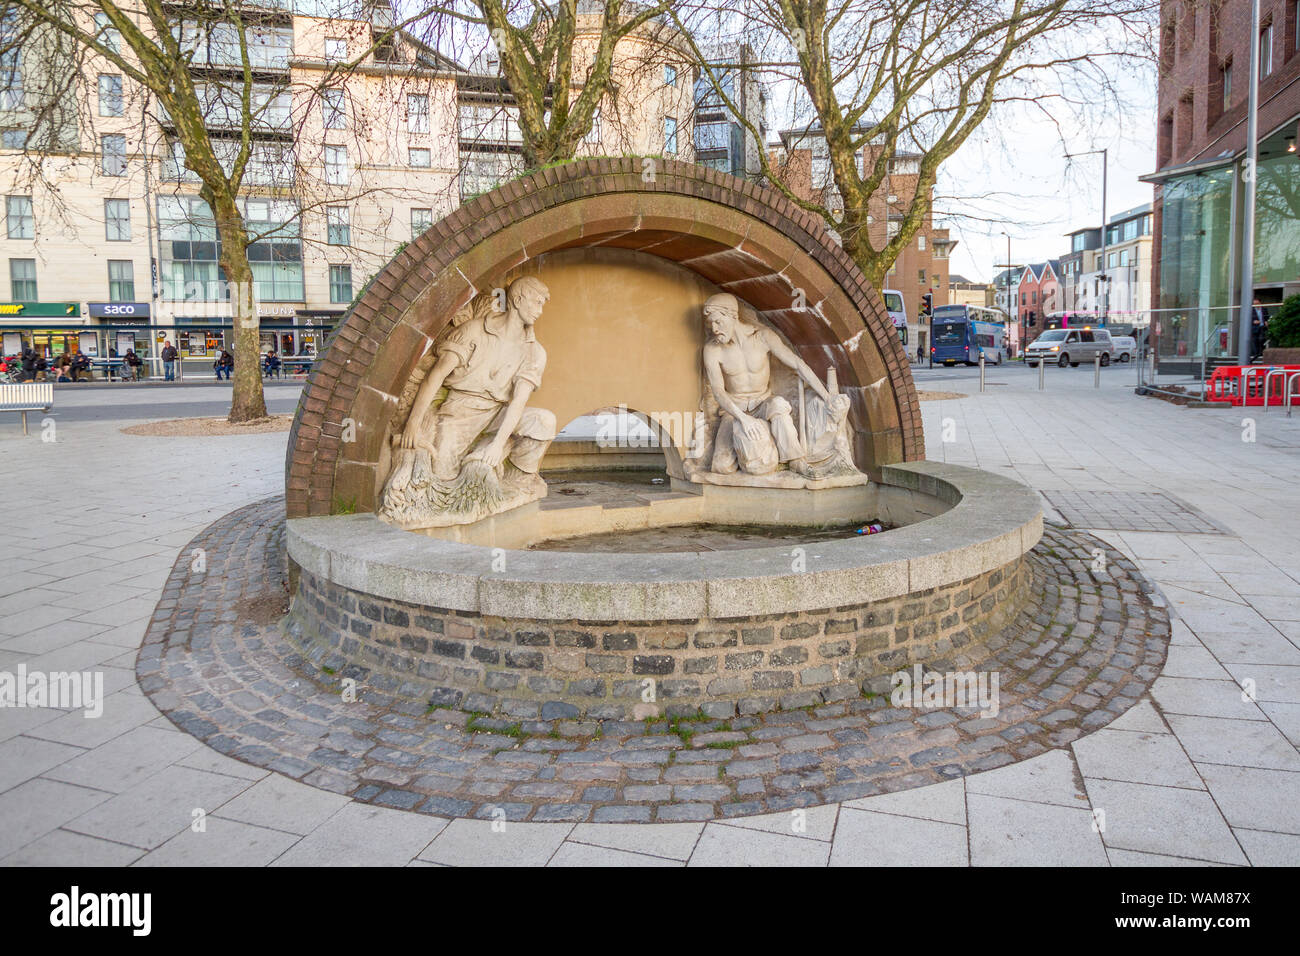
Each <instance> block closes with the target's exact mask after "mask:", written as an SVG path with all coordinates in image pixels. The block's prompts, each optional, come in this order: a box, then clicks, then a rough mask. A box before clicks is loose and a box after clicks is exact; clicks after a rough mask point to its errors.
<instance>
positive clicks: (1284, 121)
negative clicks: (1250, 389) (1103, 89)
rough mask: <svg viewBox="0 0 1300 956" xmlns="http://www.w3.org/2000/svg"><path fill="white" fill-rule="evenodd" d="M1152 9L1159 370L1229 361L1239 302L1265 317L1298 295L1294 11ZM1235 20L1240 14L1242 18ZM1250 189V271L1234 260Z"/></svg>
mask: <svg viewBox="0 0 1300 956" xmlns="http://www.w3.org/2000/svg"><path fill="white" fill-rule="evenodd" d="M1249 7H1250V4H1248V3H1244V2H1243V3H1240V4H1236V3H1196V4H1192V3H1184V2H1182V0H1163V2H1162V3H1161V10H1160V18H1161V23H1160V37H1161V42H1160V58H1159V95H1158V104H1159V105H1158V107H1157V111H1158V112H1157V124H1156V131H1157V132H1156V166H1157V170H1156V172H1154V173H1151V174H1150V175H1147V176H1143V177H1142V179H1143V180H1144V181H1146V182H1150V183H1152V184H1153V185H1154V186H1155V203H1154V207H1155V230H1156V234H1155V247H1154V261H1153V263H1152V294H1151V310H1152V312H1151V324H1152V333H1153V340H1154V341H1155V347H1156V355H1157V361H1159V363H1160V367H1161V368H1162V369H1166V368H1168V369H1170V370H1183V371H1192V370H1194V369H1199V368H1201V367H1202V365H1203V364H1205V365H1208V364H1209V363H1210V362H1212V361H1213V360H1214V359H1217V358H1223V359H1228V358H1230V357H1233V356H1236V355H1237V352H1238V349H1237V340H1236V337H1237V330H1238V328H1239V325H1240V303H1241V299H1242V297H1243V294H1244V295H1245V296H1247V297H1248V298H1258V299H1259V300H1260V303H1261V304H1262V305H1263V306H1264V307H1265V309H1266V311H1267V310H1268V308H1269V307H1270V306H1276V305H1277V304H1278V303H1280V302H1281V301H1282V300H1283V299H1284V298H1285V297H1286V296H1288V295H1292V294H1295V293H1297V292H1300V158H1298V157H1300V153H1298V152H1297V149H1296V139H1297V133H1298V132H1300V129H1298V127H1300V5H1297V3H1296V2H1295V0H1260V31H1259V33H1258V35H1252V32H1251V22H1250V21H1251V18H1250V16H1249ZM1243 14H1246V15H1243ZM1252 54H1256V55H1257V60H1258V63H1259V65H1260V68H1259V107H1258V125H1257V128H1258V134H1257V135H1258V137H1259V138H1258V149H1259V164H1258V168H1257V169H1256V170H1255V171H1253V174H1252V172H1251V171H1249V170H1247V169H1246V168H1245V167H1246V163H1245V159H1246V153H1247V148H1246V147H1247V143H1246V130H1247V119H1248V117H1247V110H1248V101H1249V92H1250V90H1249V86H1250V84H1249V81H1248V80H1247V77H1248V76H1249V74H1250V62H1251V58H1252ZM1250 188H1254V189H1255V196H1256V206H1255V215H1256V221H1255V230H1254V259H1253V264H1251V265H1249V266H1248V265H1247V264H1246V262H1245V256H1244V250H1243V241H1242V239H1243V222H1244V209H1245V202H1246V198H1247V195H1248V189H1250Z"/></svg>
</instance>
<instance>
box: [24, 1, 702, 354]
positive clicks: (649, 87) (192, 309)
mask: <svg viewBox="0 0 1300 956" xmlns="http://www.w3.org/2000/svg"><path fill="white" fill-rule="evenodd" d="M294 3H295V5H294V6H293V7H292V8H290V7H288V6H286V7H284V8H282V9H269V8H268V9H266V10H265V11H263V12H262V13H261V14H260V15H259V17H258V19H257V22H256V23H254V24H251V25H250V26H249V27H248V30H247V35H248V47H249V50H250V57H251V62H252V66H253V68H254V71H255V74H254V75H255V80H256V82H255V84H254V87H253V99H254V108H255V110H256V111H257V117H256V122H255V123H254V125H253V129H252V139H253V143H252V150H251V155H250V159H249V165H248V168H247V173H246V176H245V180H244V188H243V189H242V191H241V212H242V214H243V215H244V217H245V219H246V222H247V227H248V231H249V234H250V238H251V239H252V240H253V241H252V243H251V245H250V246H249V258H250V261H251V265H252V269H253V274H254V282H255V286H256V294H257V299H258V310H259V313H260V318H261V324H262V344H263V349H264V350H265V349H266V348H275V349H276V350H277V351H279V352H281V354H284V355H294V356H296V355H307V356H310V355H313V354H314V353H315V352H316V351H317V350H318V349H319V348H320V347H321V346H322V345H323V344H324V341H325V338H326V336H327V335H328V333H329V331H330V330H331V329H332V328H333V326H334V325H335V324H336V323H337V321H338V319H339V318H340V317H341V316H342V315H343V313H344V312H345V311H346V309H347V308H348V306H349V304H350V303H351V302H352V301H353V299H354V297H355V296H356V295H357V293H359V292H360V291H361V289H362V288H363V287H364V285H365V283H366V282H367V281H368V279H369V278H370V277H371V276H373V275H374V274H375V273H376V272H378V271H379V269H381V268H382V267H383V265H384V263H385V262H387V260H388V259H389V258H391V257H392V255H393V254H394V253H395V252H396V250H397V249H398V248H399V247H400V246H401V245H402V244H404V243H406V242H408V241H410V240H411V239H412V238H414V237H415V236H418V235H419V234H421V233H422V232H423V231H424V230H425V229H427V228H428V227H429V226H430V225H432V224H433V223H434V222H435V221H437V220H438V219H439V218H441V217H443V216H445V215H446V214H447V213H448V212H450V211H451V210H452V209H453V208H455V206H456V205H457V204H458V203H460V202H461V201H462V200H464V199H468V198H471V197H472V196H474V195H477V194H479V193H480V192H483V191H486V190H487V189H491V188H493V187H495V186H496V185H499V184H500V182H502V181H503V180H505V179H508V178H511V177H513V176H515V175H518V174H519V172H520V171H521V170H522V165H521V163H520V161H519V153H520V149H519V147H520V142H521V140H520V137H519V130H518V123H517V111H516V109H515V107H514V106H513V101H512V99H511V97H510V95H509V92H508V90H507V89H506V87H505V84H504V81H503V80H502V78H501V76H500V73H499V69H497V67H496V64H476V67H477V68H476V69H470V68H467V67H465V66H462V65H460V64H458V63H457V62H455V61H453V60H452V59H450V58H448V57H446V56H444V55H442V54H440V53H438V52H437V51H435V50H433V49H430V48H429V47H427V46H425V45H424V44H422V43H420V42H419V41H418V40H417V39H416V38H414V37H412V36H410V35H408V34H405V33H397V34H395V35H394V34H393V33H392V31H391V24H392V17H393V13H392V10H391V9H390V8H388V7H387V6H383V5H380V6H374V5H366V6H359V7H357V8H356V9H355V10H354V12H353V13H352V14H350V15H347V16H338V15H335V16H332V17H320V16H313V15H311V12H312V11H314V10H315V11H316V12H319V11H318V10H317V8H315V6H314V5H313V4H311V2H310V0H294ZM176 11H177V26H176V28H175V29H176V35H177V36H178V37H179V38H180V39H181V41H182V42H183V43H187V44H189V45H190V46H192V47H193V48H194V51H195V53H194V57H193V61H192V69H191V74H192V76H193V77H194V79H195V81H196V85H197V87H198V89H199V91H200V95H201V97H202V98H203V108H204V111H203V118H204V122H205V125H206V127H207V129H208V131H209V136H210V138H211V139H212V140H213V142H214V145H215V146H216V152H217V156H218V159H219V160H220V161H222V162H225V163H229V162H231V161H233V158H234V156H235V153H236V150H237V148H238V129H239V120H240V112H239V110H238V107H237V102H232V93H231V91H232V89H237V85H236V84H232V83H231V80H230V78H231V76H232V71H235V70H237V67H238V64H239V62H240V61H239V52H238V42H237V36H236V34H235V32H234V31H233V30H223V29H221V28H220V27H218V28H217V29H212V30H200V29H198V28H197V27H196V26H195V25H193V24H191V23H189V22H187V21H186V20H185V15H184V11H185V8H184V7H183V6H177V7H176ZM300 11H301V12H300ZM334 12H335V13H337V12H338V11H337V9H335V10H334ZM88 29H91V30H95V29H99V30H101V31H103V35H105V36H106V37H108V38H109V39H110V40H111V41H112V42H115V43H117V44H119V48H120V49H125V48H124V47H121V46H120V44H121V40H120V38H118V37H115V36H113V31H112V30H111V29H109V28H108V27H107V26H106V25H105V24H103V23H102V22H101V23H99V24H90V23H89V21H88ZM647 32H648V31H647ZM385 35H387V36H388V37H389V39H387V40H386V41H385V42H382V43H378V41H379V40H380V39H382V38H383V37H384V36H385ZM595 40H596V33H595V32H594V31H593V30H591V29H588V30H587V32H586V34H585V35H584V34H582V32H581V31H580V36H579V42H578V44H577V49H578V52H579V55H580V56H581V55H582V53H583V50H584V49H585V47H587V46H590V47H591V50H590V51H588V52H589V53H594V44H595ZM377 44H378V45H377ZM681 46H684V45H682V44H679V45H677V46H673V45H671V44H669V45H667V46H665V44H664V43H662V42H659V41H658V40H657V39H656V38H655V36H653V35H651V36H633V37H628V38H625V39H624V40H623V41H621V42H620V44H619V45H618V47H617V49H616V59H615V67H614V72H615V80H616V83H617V84H619V94H620V95H619V98H618V99H617V100H615V101H613V102H611V104H610V109H609V111H608V113H609V115H607V116H605V117H601V116H599V115H598V116H597V120H596V123H595V126H594V128H593V131H592V135H591V136H589V137H588V138H587V141H586V142H584V144H583V148H582V150H580V154H591V155H600V154H620V153H627V152H635V153H642V154H668V155H675V156H678V157H680V158H686V159H689V158H691V157H692V156H693V148H692V142H691V140H692V130H691V122H692V115H693V99H694V89H693V79H694V76H693V72H692V71H691V69H690V67H689V60H688V58H687V57H686V55H685V54H684V53H683V52H682V50H681V49H680V47H681ZM665 50H667V52H665ZM363 54H364V56H362V55H363ZM358 57H362V58H361V60H360V62H359V64H357V65H356V66H355V68H350V69H342V66H343V64H351V63H352V62H354V61H356V60H357V58H358ZM4 65H6V64H0V66H4ZM7 65H8V66H9V70H8V73H7V74H5V73H3V72H0V82H3V81H4V79H5V78H6V76H7V79H8V83H7V85H6V86H4V88H3V89H0V186H3V189H4V193H3V194H4V197H5V213H6V228H5V230H4V232H3V233H0V243H3V251H2V252H0V259H2V260H3V263H0V269H4V268H7V273H8V274H7V276H0V282H3V281H5V280H6V279H7V281H8V285H7V287H3V288H6V289H7V292H8V301H7V302H0V335H2V336H3V340H2V342H0V346H2V347H3V351H4V353H5V354H13V353H16V352H18V351H19V350H20V349H21V348H22V347H24V346H26V345H31V346H34V347H36V348H37V349H38V350H40V351H42V352H44V353H45V354H47V355H48V356H51V357H53V356H55V355H57V354H60V353H62V352H64V351H67V350H71V349H74V348H80V349H81V350H82V351H83V352H86V353H87V354H90V355H93V356H99V357H103V356H107V355H109V354H110V353H113V352H115V353H117V354H122V353H124V351H125V349H126V348H128V347H133V348H135V350H136V351H137V353H138V354H141V355H146V356H155V357H156V356H157V354H158V352H159V351H160V350H161V346H162V344H163V343H165V342H170V343H172V344H174V345H176V346H177V347H178V348H179V349H180V351H181V355H182V358H183V360H184V361H183V363H182V366H183V368H184V369H185V370H187V371H189V372H190V374H200V375H209V374H211V364H212V361H213V359H214V358H215V356H216V354H218V353H219V352H220V350H221V349H222V348H229V347H230V344H231V342H232V341H233V339H232V335H231V319H230V309H229V305H228V303H227V302H225V301H223V294H224V284H223V283H222V282H221V275H220V269H219V265H218V255H219V244H218V241H217V234H216V227H215V221H214V219H213V216H212V213H211V210H209V209H208V206H207V204H206V203H205V202H204V201H203V200H202V198H201V197H200V196H199V181H198V177H197V176H196V175H195V174H194V173H193V172H192V171H190V170H188V169H186V167H185V158H184V154H183V151H182V150H181V148H180V145H179V143H178V142H177V138H176V135H175V134H176V127H175V124H174V121H173V120H172V118H170V117H168V116H167V115H166V114H165V112H164V111H162V110H160V109H159V108H158V106H157V104H156V103H153V102H151V99H150V97H148V96H147V95H146V94H145V92H144V91H142V90H140V89H138V88H133V86H134V85H133V84H132V83H131V82H130V80H129V77H123V76H122V75H120V74H121V71H120V70H119V69H118V68H117V67H116V66H115V65H114V64H113V63H112V62H111V61H110V60H108V59H107V58H101V57H90V58H89V59H88V60H87V62H86V64H85V65H84V66H83V67H82V69H81V70H80V71H79V74H80V75H79V76H77V77H74V79H73V82H71V83H70V84H69V89H68V90H67V91H64V92H63V93H62V98H63V99H66V100H68V102H69V103H70V104H71V105H70V106H69V107H68V108H67V109H66V110H65V112H66V113H67V116H66V118H64V120H63V121H62V122H61V123H59V124H58V127H57V130H56V131H55V133H54V134H53V136H52V138H51V134H49V133H43V134H42V135H43V136H45V137H46V138H45V139H43V140H41V141H37V140H36V139H35V138H34V137H33V136H31V135H29V134H30V133H31V131H32V129H33V128H34V124H33V119H34V116H35V113H36V111H37V110H38V109H41V108H48V100H49V97H48V96H46V95H44V92H45V91H46V90H48V88H49V85H48V83H46V82H43V81H44V80H46V79H48V76H49V74H50V73H52V72H55V71H57V70H58V69H59V66H58V61H57V59H55V58H53V57H51V56H50V55H48V51H44V50H40V49H36V50H28V49H24V50H22V51H21V53H20V55H19V56H16V57H13V58H11V60H10V62H9V63H8V64H7ZM39 125H41V128H42V129H45V128H46V126H48V124H39ZM227 168H229V167H227ZM0 298H4V295H3V293H0Z"/></svg>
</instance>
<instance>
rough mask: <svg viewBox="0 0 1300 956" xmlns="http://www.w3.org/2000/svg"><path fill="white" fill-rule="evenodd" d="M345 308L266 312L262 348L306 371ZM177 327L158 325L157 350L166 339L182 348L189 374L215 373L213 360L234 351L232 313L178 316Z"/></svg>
mask: <svg viewBox="0 0 1300 956" xmlns="http://www.w3.org/2000/svg"><path fill="white" fill-rule="evenodd" d="M342 314H343V313H342V312H341V311H339V312H335V311H324V310H311V311H308V310H305V309H303V310H295V311H292V312H289V313H288V314H285V310H283V309H280V308H277V309H276V314H274V315H271V316H267V315H263V316H262V317H261V320H260V322H259V334H258V352H259V353H260V354H261V355H266V354H267V353H268V352H270V351H274V352H275V353H276V354H277V355H278V356H280V358H281V359H282V360H290V361H288V362H286V371H302V370H304V369H306V368H308V367H310V360H312V359H314V358H315V357H316V355H317V354H318V353H319V352H320V351H321V350H322V349H323V348H324V347H325V340H326V338H327V337H328V336H329V333H330V331H331V330H332V329H333V324H334V322H335V321H336V320H337V318H338V317H340V316H341V315H342ZM175 322H176V325H175V326H174V327H157V328H156V329H155V334H156V338H157V342H156V346H157V347H156V349H155V354H158V353H159V352H161V350H162V347H163V345H164V344H165V343H166V342H171V343H172V344H174V345H175V346H176V348H177V350H178V351H179V352H180V360H181V370H180V374H181V376H182V377H185V378H191V379H193V378H199V379H202V378H209V377H215V375H216V371H215V370H214V369H213V363H214V362H216V360H217V357H218V356H220V355H221V353H222V351H223V350H224V351H229V352H231V353H232V354H233V353H234V350H235V346H234V342H235V335H234V325H233V323H232V322H231V320H230V317H229V316H220V317H216V316H214V317H208V318H203V317H184V318H181V317H179V316H178V317H177V318H176V319H175Z"/></svg>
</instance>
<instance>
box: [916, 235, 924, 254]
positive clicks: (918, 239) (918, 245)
mask: <svg viewBox="0 0 1300 956" xmlns="http://www.w3.org/2000/svg"><path fill="white" fill-rule="evenodd" d="M916 248H917V250H918V251H920V252H925V236H917V237H916Z"/></svg>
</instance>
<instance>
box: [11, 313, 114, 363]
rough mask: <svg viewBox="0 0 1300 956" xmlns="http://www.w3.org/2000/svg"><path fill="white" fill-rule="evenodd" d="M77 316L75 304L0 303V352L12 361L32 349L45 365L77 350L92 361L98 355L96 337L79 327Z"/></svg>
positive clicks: (91, 328)
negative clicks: (46, 362) (25, 350)
mask: <svg viewBox="0 0 1300 956" xmlns="http://www.w3.org/2000/svg"><path fill="white" fill-rule="evenodd" d="M80 315H81V307H80V305H79V304H78V303H76V302H4V303H0V350H3V352H4V355H5V356H6V357H16V356H19V355H22V353H23V350H24V349H27V348H32V349H35V350H36V353H37V354H38V355H41V356H42V357H44V358H45V360H46V361H49V362H52V361H54V360H55V359H57V358H58V357H59V356H61V355H63V354H65V353H66V354H68V355H72V354H75V353H76V352H77V351H78V350H80V351H82V352H84V353H85V354H86V355H89V356H90V357H92V358H94V357H96V356H97V355H99V336H98V333H97V332H96V331H95V329H94V328H93V327H87V326H86V325H83V324H82V323H81V321H80V319H79V316H80ZM70 319H71V320H72V321H69V320H70Z"/></svg>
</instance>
